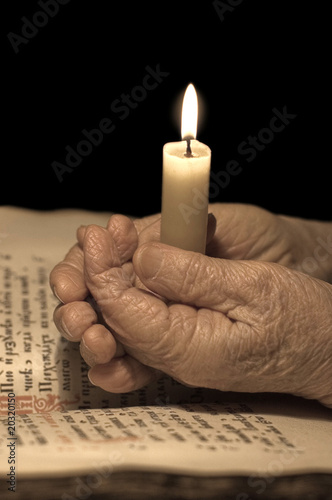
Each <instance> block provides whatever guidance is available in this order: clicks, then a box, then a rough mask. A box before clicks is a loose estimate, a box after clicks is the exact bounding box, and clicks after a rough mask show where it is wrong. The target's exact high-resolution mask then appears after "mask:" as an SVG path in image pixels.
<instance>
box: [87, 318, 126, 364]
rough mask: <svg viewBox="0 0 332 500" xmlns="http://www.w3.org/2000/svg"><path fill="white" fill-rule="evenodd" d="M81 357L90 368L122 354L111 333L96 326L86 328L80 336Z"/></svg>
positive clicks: (120, 347)
mask: <svg viewBox="0 0 332 500" xmlns="http://www.w3.org/2000/svg"><path fill="white" fill-rule="evenodd" d="M80 351H81V355H82V357H83V358H84V360H85V361H86V363H88V365H90V366H94V365H96V364H104V363H108V362H109V361H111V359H112V358H114V357H115V356H122V355H123V354H124V350H123V347H122V346H121V345H119V344H118V343H117V342H116V340H115V338H114V336H113V335H112V334H111V332H110V331H109V330H108V329H107V328H106V327H105V326H104V325H100V324H96V325H93V326H91V327H90V328H88V329H87V330H86V331H85V332H84V334H83V335H82V341H81V345H80Z"/></svg>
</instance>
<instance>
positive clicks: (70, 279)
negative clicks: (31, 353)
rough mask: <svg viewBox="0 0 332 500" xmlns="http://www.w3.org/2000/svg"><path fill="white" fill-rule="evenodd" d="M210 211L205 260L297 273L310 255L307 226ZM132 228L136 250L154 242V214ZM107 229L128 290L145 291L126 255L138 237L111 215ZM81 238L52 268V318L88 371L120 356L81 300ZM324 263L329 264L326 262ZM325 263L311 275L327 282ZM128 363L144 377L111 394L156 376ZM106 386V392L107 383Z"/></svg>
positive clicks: (256, 213)
mask: <svg viewBox="0 0 332 500" xmlns="http://www.w3.org/2000/svg"><path fill="white" fill-rule="evenodd" d="M210 209H211V210H212V211H213V213H214V214H215V216H216V219H217V221H218V224H217V227H216V228H215V227H214V223H213V218H212V219H211V220H210V225H209V243H208V245H207V252H206V253H207V254H208V255H211V256H214V257H221V258H227V259H255V260H265V261H272V262H278V263H280V264H283V265H284V266H287V267H289V268H300V269H301V262H302V261H303V259H304V258H305V257H306V256H308V255H309V256H310V255H312V252H313V245H315V244H316V243H315V238H314V234H313V232H312V227H310V223H307V224H306V223H305V222H304V221H301V220H300V219H299V220H297V219H291V218H288V217H278V216H275V215H273V214H270V213H269V212H267V211H265V210H263V209H260V208H258V207H253V206H247V205H233V204H226V205H224V204H214V205H211V206H210ZM134 224H135V226H136V229H137V233H138V239H139V245H141V244H143V243H144V242H149V241H159V224H160V222H159V216H158V215H156V216H151V217H147V218H144V219H139V220H136V221H135V222H134ZM323 224H324V223H323ZM324 229H325V228H324ZM107 230H108V232H109V233H110V235H111V236H112V239H113V245H115V248H116V251H117V252H118V253H119V255H118V258H120V260H121V262H123V264H122V268H123V270H124V271H125V273H126V276H127V277H128V279H129V281H130V283H131V285H134V286H136V287H142V288H145V287H144V285H143V284H142V282H141V281H140V279H139V277H138V276H137V274H136V273H135V270H134V268H133V265H132V262H131V255H132V254H133V252H134V251H135V248H136V245H137V234H136V231H135V228H134V227H133V225H132V223H131V222H130V221H129V219H127V218H125V217H123V216H118V215H117V216H113V217H112V218H111V219H110V221H109V223H108V227H107ZM214 232H215V233H214ZM213 233H214V236H213ZM84 234H85V228H81V229H79V231H78V240H79V242H80V243H79V244H77V245H75V246H74V247H73V248H72V249H71V250H70V251H69V253H68V254H67V256H66V258H65V259H64V261H63V262H61V263H59V264H58V265H57V266H56V267H55V268H54V270H53V272H52V273H51V277H50V282H51V286H52V288H53V289H54V291H55V293H56V295H57V296H58V298H59V299H60V300H61V301H62V302H63V304H64V305H61V306H59V307H58V308H57V309H56V311H55V315H54V319H55V323H56V325H57V327H58V329H59V330H60V332H61V333H62V334H63V335H64V336H66V338H68V339H70V340H73V341H81V352H82V355H83V357H84V358H85V360H86V361H87V362H88V364H90V365H91V366H93V365H95V364H104V363H108V362H109V360H110V359H112V357H113V356H114V355H117V356H118V355H123V354H124V349H123V347H122V346H121V343H120V342H119V338H118V339H117V341H116V340H115V339H116V334H115V332H113V333H114V335H111V334H110V331H109V330H111V328H110V326H109V325H107V324H105V321H104V319H103V318H102V316H101V314H98V313H97V312H96V305H95V303H94V304H93V305H90V304H91V303H89V302H87V301H86V300H85V299H86V297H87V296H88V295H89V290H88V288H87V284H86V281H85V276H84V258H83V251H82V244H83V239H84ZM212 236H213V238H212ZM211 238H212V239H211ZM119 256H120V257H119ZM329 260H330V261H331V258H330V259H329ZM324 263H326V261H324V262H322V263H321V264H322V265H320V266H319V267H318V272H317V273H316V276H318V277H321V278H322V279H327V275H328V273H327V272H326V268H324V267H323V264H324ZM179 276H180V275H179ZM325 307H326V306H325ZM97 309H98V308H97ZM126 350H127V347H126ZM133 359H134V358H133ZM122 361H124V360H121V359H119V360H118V362H117V363H118V364H119V363H121V362H122ZM113 362H115V360H113ZM132 363H134V364H135V363H136V368H137V370H141V374H143V377H138V378H137V379H136V382H135V384H134V386H133V385H132V382H131V381H130V378H129V379H128V381H127V382H125V381H124V377H123V376H122V375H123V373H124V372H123V373H122V375H121V373H120V375H119V377H118V382H117V384H118V385H117V387H115V385H116V384H115V383H114V379H113V382H112V384H113V389H112V390H113V391H122V392H124V391H125V390H131V389H132V388H133V387H139V386H141V385H144V384H145V383H148V382H149V380H151V378H153V377H154V376H155V375H156V372H155V371H153V370H146V368H145V367H142V366H141V364H138V363H137V362H136V361H133V362H132ZM99 368H100V367H96V368H95V369H94V371H92V375H91V376H95V375H96V373H97V372H98V369H99ZM94 382H95V383H97V380H96V379H94ZM103 386H104V385H103ZM107 387H108V390H111V382H109V383H108V385H107Z"/></svg>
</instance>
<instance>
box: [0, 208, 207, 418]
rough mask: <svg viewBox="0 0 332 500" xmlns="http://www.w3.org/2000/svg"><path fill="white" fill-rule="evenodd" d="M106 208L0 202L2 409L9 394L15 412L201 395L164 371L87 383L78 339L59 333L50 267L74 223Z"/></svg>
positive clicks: (90, 220) (98, 219)
mask: <svg viewBox="0 0 332 500" xmlns="http://www.w3.org/2000/svg"><path fill="white" fill-rule="evenodd" d="M110 215H111V214H110V213H107V214H106V213H99V212H87V211H84V210H56V211H50V212H40V211H32V210H26V209H21V208H16V207H0V415H7V412H8V395H9V394H10V395H12V394H14V395H15V396H14V397H15V411H16V414H26V413H40V412H46V411H59V410H60V411H61V410H71V409H78V408H79V409H86V408H95V407H98V408H100V407H102V408H108V407H121V406H131V405H144V404H152V403H155V404H166V403H169V402H170V399H169V398H172V395H173V397H174V402H202V401H203V391H202V389H199V388H198V389H192V390H189V389H188V388H186V387H183V386H181V385H180V384H178V383H177V382H175V381H174V380H172V379H170V378H169V377H165V378H163V379H160V380H159V381H157V382H156V383H155V384H151V385H150V386H149V387H147V388H143V389H141V390H138V391H135V392H133V393H128V394H119V395H116V394H109V393H106V392H104V391H102V390H101V389H99V388H97V387H95V386H92V385H91V384H90V382H89V379H88V376H87V373H88V366H87V365H86V363H85V362H84V361H83V359H82V358H81V356H80V353H79V345H78V344H77V343H72V342H68V341H67V340H65V339H63V338H61V336H60V334H59V333H58V331H57V329H56V327H55V325H54V323H53V311H54V308H55V307H56V306H57V305H58V301H57V299H56V298H55V297H54V296H53V294H52V291H51V289H50V286H49V273H50V271H51V269H52V268H53V267H54V265H55V264H57V263H58V262H60V260H62V259H63V258H64V256H65V254H66V253H67V252H68V250H69V248H70V247H71V246H72V245H74V244H75V243H76V229H77V228H78V227H79V226H80V225H82V224H84V225H86V224H99V225H102V226H105V225H106V223H107V220H108V218H109V217H110ZM207 392H208V391H207ZM204 394H205V393H204Z"/></svg>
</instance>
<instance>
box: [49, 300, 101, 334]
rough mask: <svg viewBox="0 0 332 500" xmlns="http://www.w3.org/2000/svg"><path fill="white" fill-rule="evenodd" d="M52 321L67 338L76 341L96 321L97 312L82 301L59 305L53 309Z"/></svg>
mask: <svg viewBox="0 0 332 500" xmlns="http://www.w3.org/2000/svg"><path fill="white" fill-rule="evenodd" d="M53 317H54V323H55V325H56V327H57V328H58V330H59V331H60V333H61V334H62V335H63V336H64V337H66V338H67V339H68V340H71V341H73V342H78V341H80V340H81V337H82V335H83V333H84V332H85V330H87V329H88V328H89V327H90V326H92V325H93V324H94V323H96V322H97V313H96V311H95V310H94V309H93V308H92V307H91V305H90V304H88V303H87V302H83V301H76V302H70V303H69V304H65V305H60V306H59V307H57V308H56V309H55V311H54V315H53Z"/></svg>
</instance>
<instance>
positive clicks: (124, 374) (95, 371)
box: [89, 355, 160, 393]
mask: <svg viewBox="0 0 332 500" xmlns="http://www.w3.org/2000/svg"><path fill="white" fill-rule="evenodd" d="M159 376H160V372H158V371H157V370H154V369H152V368H149V367H147V366H145V365H143V364H141V363H140V362H139V361H137V360H136V359H134V358H132V357H131V356H128V355H126V356H123V357H120V358H114V359H112V361H110V362H109V363H107V364H104V365H96V366H94V367H93V368H91V369H90V371H89V379H90V382H91V383H92V384H93V385H97V386H98V387H101V388H102V389H104V390H105V391H108V392H114V393H121V392H131V391H135V390H137V389H140V388H142V387H144V386H145V385H147V384H149V383H151V382H153V381H154V380H156V379H157V378H158V377H159Z"/></svg>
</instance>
